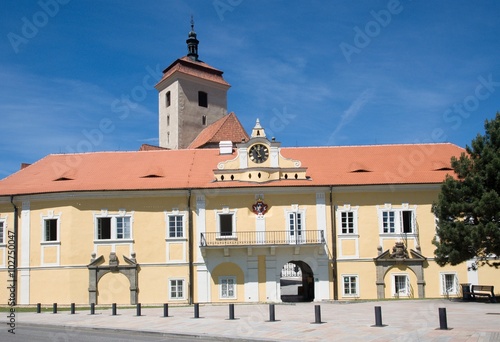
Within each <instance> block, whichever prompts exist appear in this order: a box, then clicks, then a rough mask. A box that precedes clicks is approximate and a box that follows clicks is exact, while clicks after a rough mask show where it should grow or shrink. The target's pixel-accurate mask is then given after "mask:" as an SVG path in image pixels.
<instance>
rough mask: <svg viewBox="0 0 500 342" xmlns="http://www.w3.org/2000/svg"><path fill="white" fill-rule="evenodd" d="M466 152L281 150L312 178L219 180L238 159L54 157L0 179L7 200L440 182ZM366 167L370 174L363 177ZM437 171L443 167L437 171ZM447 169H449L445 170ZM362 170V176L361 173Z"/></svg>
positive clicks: (441, 148) (165, 153) (167, 153)
mask: <svg viewBox="0 0 500 342" xmlns="http://www.w3.org/2000/svg"><path fill="white" fill-rule="evenodd" d="M462 152H464V149H462V148H460V147H458V146H456V145H453V144H449V143H444V144H416V145H377V146H344V147H295V148H282V149H281V153H282V155H283V156H284V157H286V158H292V159H296V160H300V161H301V162H302V166H303V167H306V168H307V175H308V176H309V177H310V179H308V180H295V179H288V180H279V181H274V182H268V183H251V182H236V181H224V182H220V181H219V182H215V181H214V174H213V170H214V169H216V168H217V164H218V163H219V162H221V161H224V160H229V159H233V158H234V157H235V154H233V155H219V151H218V150H217V149H185V150H156V151H141V152H139V151H136V152H94V153H83V154H52V155H48V156H46V157H45V158H42V159H41V160H39V161H37V162H36V163H34V164H32V165H30V166H29V167H27V168H25V169H22V170H20V171H18V172H16V173H14V174H12V175H10V176H9V177H7V178H5V179H3V180H1V181H0V195H20V194H37V193H55V192H73V191H104V190H150V189H186V188H231V187H283V186H287V187H290V186H329V185H332V186H341V185H373V184H429V183H434V184H435V183H440V182H442V181H443V180H444V178H445V176H446V175H447V174H451V173H452V171H450V170H448V169H447V168H449V167H450V158H451V157H452V156H459V155H460V154H461V153H462ZM359 165H361V166H362V169H363V170H364V171H368V172H360V171H359ZM436 165H438V166H439V167H438V168H437V169H436ZM443 166H444V167H443ZM356 171H358V172H356Z"/></svg>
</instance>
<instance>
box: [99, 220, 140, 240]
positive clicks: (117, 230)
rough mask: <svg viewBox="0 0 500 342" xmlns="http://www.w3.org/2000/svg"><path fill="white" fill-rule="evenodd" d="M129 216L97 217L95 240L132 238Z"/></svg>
mask: <svg viewBox="0 0 500 342" xmlns="http://www.w3.org/2000/svg"><path fill="white" fill-rule="evenodd" d="M131 221H132V220H131V217H130V216H107V217H97V218H96V227H97V232H96V233H97V234H96V236H97V240H128V239H131V238H132V224H131Z"/></svg>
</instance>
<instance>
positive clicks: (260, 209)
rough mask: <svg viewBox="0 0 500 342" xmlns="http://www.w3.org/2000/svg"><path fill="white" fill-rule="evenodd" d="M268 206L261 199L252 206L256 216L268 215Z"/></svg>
mask: <svg viewBox="0 0 500 342" xmlns="http://www.w3.org/2000/svg"><path fill="white" fill-rule="evenodd" d="M267 209H268V206H267V204H265V203H264V202H262V200H261V199H258V200H257V202H255V204H253V205H252V210H253V212H254V213H255V214H256V215H264V214H265V213H267Z"/></svg>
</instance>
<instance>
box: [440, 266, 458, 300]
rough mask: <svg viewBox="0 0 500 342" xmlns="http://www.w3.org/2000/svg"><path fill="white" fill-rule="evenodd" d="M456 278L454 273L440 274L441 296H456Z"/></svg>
mask: <svg viewBox="0 0 500 342" xmlns="http://www.w3.org/2000/svg"><path fill="white" fill-rule="evenodd" d="M458 286H459V284H458V276H457V274H456V273H455V272H446V273H445V272H443V273H441V294H442V295H445V296H449V295H456V294H458Z"/></svg>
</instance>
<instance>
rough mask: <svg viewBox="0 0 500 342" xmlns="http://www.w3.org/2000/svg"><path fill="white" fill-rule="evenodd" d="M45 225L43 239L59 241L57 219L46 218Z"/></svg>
mask: <svg viewBox="0 0 500 342" xmlns="http://www.w3.org/2000/svg"><path fill="white" fill-rule="evenodd" d="M43 226H44V227H43V241H57V240H58V237H57V219H46V220H44V223H43Z"/></svg>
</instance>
